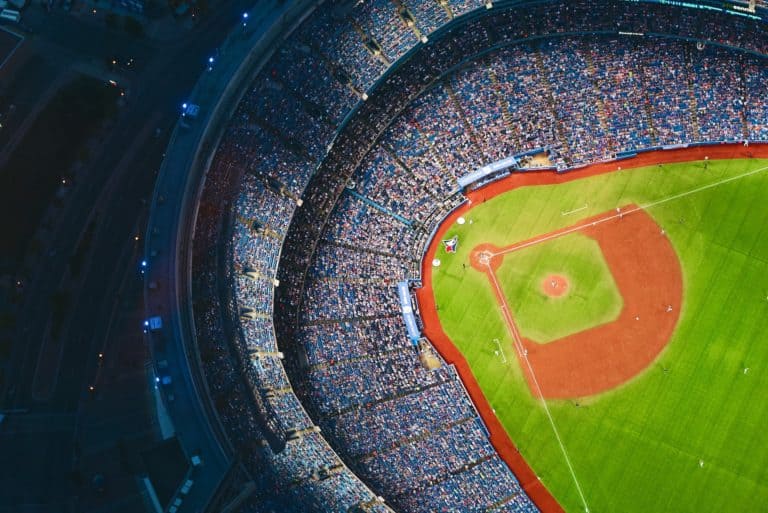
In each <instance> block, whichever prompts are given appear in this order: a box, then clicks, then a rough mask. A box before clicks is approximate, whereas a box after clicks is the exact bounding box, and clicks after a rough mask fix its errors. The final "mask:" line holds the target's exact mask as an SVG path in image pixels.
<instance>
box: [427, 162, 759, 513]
mask: <svg viewBox="0 0 768 513" xmlns="http://www.w3.org/2000/svg"><path fill="white" fill-rule="evenodd" d="M552 174H553V173H552ZM541 176H542V174H536V175H531V179H530V180H528V179H527V178H526V177H519V176H518V177H515V178H514V180H515V184H514V185H513V186H508V187H507V188H508V189H510V190H508V191H506V192H503V193H500V194H497V193H490V192H487V193H481V194H475V195H473V196H471V197H472V204H471V205H467V206H465V208H464V209H463V211H462V212H461V215H460V216H453V217H451V218H449V220H448V222H447V223H446V224H444V226H443V227H442V228H441V230H440V232H439V233H438V238H439V239H449V238H453V237H454V236H457V237H458V246H457V248H456V251H455V252H454V253H449V252H447V251H445V250H444V248H443V247H442V246H441V245H440V244H439V242H440V240H437V241H436V243H434V244H433V248H432V249H431V252H429V253H428V257H429V262H428V263H427V264H425V267H428V268H429V269H428V272H426V273H425V281H427V287H426V290H427V292H426V293H425V296H424V297H426V298H427V299H426V300H425V301H424V302H423V303H424V304H423V305H422V310H423V315H424V317H425V324H426V325H427V329H426V332H427V334H428V335H430V338H431V339H434V340H433V341H435V340H437V342H436V346H437V347H438V349H439V350H440V351H441V353H443V355H444V356H446V354H450V352H451V350H452V349H446V344H445V343H444V342H445V341H443V342H440V339H441V337H447V339H448V340H449V341H450V345H452V346H453V348H455V349H458V351H459V352H460V353H461V356H462V357H463V359H465V360H466V363H467V364H468V368H469V370H470V371H471V376H470V378H469V379H467V378H466V376H464V375H462V377H463V378H464V381H465V383H467V382H468V381H474V382H475V384H476V385H479V389H480V390H481V392H482V396H483V400H484V401H487V405H488V406H489V407H490V409H491V410H490V411H492V412H493V413H491V414H490V415H495V418H496V420H497V421H498V422H500V424H501V426H503V430H504V431H505V432H506V435H508V437H509V438H510V439H511V440H512V442H513V443H514V445H515V447H516V448H517V450H519V454H520V455H521V456H522V457H523V459H524V460H525V461H526V462H527V464H528V465H529V466H530V470H532V471H533V473H534V474H535V476H536V477H537V478H538V479H539V480H540V482H541V484H543V486H544V487H545V488H546V489H547V490H548V491H549V493H550V494H551V495H552V496H553V497H554V498H555V499H556V501H557V503H559V505H560V506H561V507H562V509H564V510H565V511H568V512H578V511H585V510H588V511H590V512H592V513H649V512H652V513H663V512H670V513H686V512H691V513H693V512H696V513H707V512H712V513H715V512H717V513H722V512H736V511H766V504H768V443H766V440H768V400H766V397H768V396H767V395H766V394H767V392H766V391H767V390H768V335H767V334H768V194H767V192H768V160H761V159H755V158H752V159H726V160H707V161H693V162H687V163H676V164H664V165H651V166H648V167H642V168H637V169H631V170H623V171H622V170H612V171H610V172H601V173H591V174H590V173H585V174H580V172H578V171H576V172H573V173H569V176H568V177H567V178H562V177H558V178H557V179H556V180H550V179H544V180H542V179H541ZM554 181H556V182H558V183H548V182H554ZM433 259H436V260H438V261H439V262H437V261H436V262H433V261H432V260H433ZM427 296H428V297H427ZM421 299H423V298H422V297H420V300H421ZM431 310H433V311H431ZM430 317H433V319H432V320H430ZM435 322H439V326H434V324H435ZM438 332H440V333H441V334H440V335H436V333H438ZM446 359H447V360H449V361H451V360H452V358H451V357H447V358H446ZM459 359H461V358H459ZM468 388H471V387H469V386H468ZM470 393H472V390H470ZM473 399H475V397H473ZM475 402H476V403H478V401H475ZM478 405H479V409H480V410H481V411H483V408H482V407H480V406H481V405H480V404H479V403H478ZM485 417H487V415H484V418H485ZM486 420H488V419H487V418H486ZM492 439H493V438H492ZM508 456H509V458H512V459H514V458H515V457H516V456H515V455H508ZM505 459H507V460H508V461H509V459H508V458H505ZM513 468H514V465H513ZM522 480H523V479H521V481H522ZM524 484H525V483H524ZM530 487H531V484H530V483H527V488H530ZM554 510H557V508H554V509H553V511H554Z"/></svg>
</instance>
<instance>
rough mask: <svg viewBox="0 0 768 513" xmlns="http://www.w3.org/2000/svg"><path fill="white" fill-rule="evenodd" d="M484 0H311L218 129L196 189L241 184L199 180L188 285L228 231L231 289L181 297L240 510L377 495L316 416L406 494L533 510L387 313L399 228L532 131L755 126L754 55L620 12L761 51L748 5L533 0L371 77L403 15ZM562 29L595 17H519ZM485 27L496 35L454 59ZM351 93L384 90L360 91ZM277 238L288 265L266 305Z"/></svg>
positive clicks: (594, 147)
mask: <svg viewBox="0 0 768 513" xmlns="http://www.w3.org/2000/svg"><path fill="white" fill-rule="evenodd" d="M483 5H484V3H483V2H482V1H480V0H447V1H446V2H441V3H438V2H435V1H434V0H404V1H402V2H391V1H390V0H386V1H385V0H373V1H371V2H362V3H357V4H355V5H353V6H350V7H349V8H346V10H342V8H341V7H338V8H337V7H334V8H321V9H318V10H317V11H316V12H314V13H312V15H310V16H309V17H308V18H307V21H306V22H305V23H304V24H302V25H301V26H300V27H299V28H298V29H297V31H296V32H295V33H294V34H293V35H292V36H290V37H289V38H288V39H287V40H286V41H285V43H284V44H282V46H281V47H280V48H279V49H277V50H276V51H275V54H274V55H273V57H272V58H271V59H270V60H269V61H268V62H267V64H266V65H265V66H264V68H263V72H262V73H261V75H260V77H259V78H257V79H256V80H255V81H254V82H253V84H252V86H251V87H250V88H249V90H248V91H247V92H246V94H245V96H244V98H243V99H242V101H241V102H240V104H239V105H238V108H237V110H236V113H235V115H234V116H233V118H232V120H231V122H230V124H229V126H228V128H227V130H226V132H225V134H224V137H223V139H222V142H221V143H220V145H219V149H218V151H217V155H216V157H215V159H214V163H213V164H212V167H211V171H210V173H209V182H210V184H209V183H207V184H206V188H210V191H209V193H208V197H209V198H217V197H219V198H221V197H231V194H230V192H229V191H228V190H227V187H218V185H219V184H217V182H216V180H217V179H218V180H222V181H227V182H238V183H239V190H238V192H237V195H236V196H235V198H234V202H233V208H232V216H231V218H229V221H228V223H229V228H227V226H226V225H227V221H222V220H225V219H227V216H225V215H224V210H225V209H226V205H224V204H219V205H217V204H216V202H215V200H210V201H209V204H208V205H207V207H206V208H207V209H208V210H202V211H201V212H204V214H203V215H201V216H200V218H199V224H200V230H199V232H200V233H199V236H198V237H196V246H197V247H200V248H204V250H201V251H199V252H197V253H196V255H195V256H196V261H197V262H199V265H200V269H199V273H196V280H197V281H199V282H200V283H201V285H200V287H201V288H200V289H199V291H197V292H196V294H195V295H196V297H202V296H203V295H205V296H208V297H214V296H216V295H217V294H216V291H217V290H218V288H217V286H216V285H215V283H214V282H215V281H216V280H220V279H225V277H221V276H218V275H217V274H215V273H213V272H212V271H211V267H212V266H213V264H212V263H211V262H212V261H214V260H215V259H213V258H212V257H211V255H210V251H213V250H214V249H212V248H215V247H216V241H217V240H218V234H219V233H220V232H221V231H222V230H227V229H229V231H230V232H231V248H232V249H231V251H232V255H231V261H232V266H231V269H230V270H229V272H230V273H231V275H230V276H229V278H227V279H229V280H230V282H231V290H232V292H233V293H234V297H232V298H229V299H225V298H221V301H219V302H216V301H205V302H202V303H201V304H199V305H197V306H196V327H197V329H198V335H199V339H200V340H201V341H203V343H202V344H201V356H202V359H203V363H204V366H205V370H206V376H207V380H208V384H209V387H210V392H211V396H212V398H213V399H214V403H215V406H216V408H217V410H218V412H219V414H220V417H221V419H222V422H223V423H224V424H225V428H226V429H227V432H228V434H229V438H230V440H231V442H232V443H233V444H234V445H235V446H237V447H238V448H241V447H242V448H245V449H246V452H245V454H247V455H248V458H247V459H245V463H244V464H245V465H246V467H247V468H248V470H249V472H250V473H251V474H252V475H254V476H256V477H255V478H254V479H255V480H256V481H257V484H258V486H259V489H260V490H264V493H262V494H257V496H256V497H255V498H254V499H252V500H251V504H250V507H251V508H252V510H253V511H268V510H269V509H270V508H272V509H280V507H282V506H280V507H278V506H277V505H276V504H278V503H275V502H274V501H275V498H274V497H275V496H277V497H282V498H283V499H285V501H286V504H291V503H293V505H292V506H286V508H288V509H284V510H285V511H292V510H296V508H299V510H305V509H302V508H316V509H317V510H320V511H346V510H347V509H348V508H349V507H350V506H352V505H360V504H365V507H366V508H367V511H386V510H387V508H386V506H384V505H383V504H382V503H381V502H380V501H378V500H377V499H376V497H375V496H374V494H373V493H372V492H371V490H370V489H369V488H367V487H366V486H365V485H363V483H362V482H361V481H360V480H359V479H358V478H357V477H356V476H355V475H354V474H353V473H352V472H351V471H350V470H349V469H348V468H347V467H346V466H344V464H343V463H342V462H341V460H339V458H338V457H337V456H336V454H335V453H334V451H333V450H332V449H331V448H330V446H329V445H328V444H327V443H326V441H325V438H324V437H323V436H322V435H321V434H320V433H319V432H317V430H316V429H315V428H314V427H313V426H314V423H313V420H312V419H314V421H315V422H317V423H318V424H319V425H320V427H321V428H322V432H323V433H324V434H325V435H326V436H327V438H328V440H330V441H331V442H332V444H333V447H334V449H336V451H338V452H339V453H340V454H341V455H342V456H343V457H344V458H345V461H346V462H347V463H348V464H349V465H350V467H352V469H353V470H354V471H355V473H356V474H357V475H358V476H360V477H361V478H362V479H363V481H364V482H365V483H367V485H368V486H370V487H371V488H372V489H373V491H375V493H376V494H377V495H382V496H384V497H386V498H387V501H389V502H391V503H392V504H394V505H395V506H397V507H398V508H400V509H402V510H403V511H483V510H493V511H516V512H529V511H535V507H534V506H533V505H532V503H531V502H530V500H529V499H528V498H527V497H526V496H525V494H524V493H523V492H522V490H521V489H520V486H519V484H518V483H517V481H516V480H515V478H514V476H513V475H512V473H511V472H510V471H509V469H508V468H507V467H506V465H504V463H503V462H502V461H501V460H500V458H499V457H498V456H497V455H496V454H495V453H494V451H493V450H492V449H491V448H490V445H489V444H488V441H487V438H486V435H485V431H484V428H483V426H482V424H481V422H480V421H479V419H478V417H477V413H476V412H475V410H474V408H473V407H472V404H471V402H470V401H469V398H468V397H467V395H466V392H465V391H464V389H463V387H462V386H461V384H460V381H459V380H458V377H457V376H456V374H455V371H454V370H453V369H452V368H451V367H450V366H445V365H443V366H442V367H440V368H438V369H433V370H428V369H426V368H425V367H424V366H423V365H422V363H421V362H420V360H419V357H418V354H417V352H416V351H415V350H414V348H413V347H412V346H411V343H410V341H409V340H408V338H407V336H406V333H405V330H404V327H403V325H402V319H401V318H400V317H399V308H398V305H397V300H396V295H395V289H394V284H395V283H396V282H397V281H400V280H402V279H406V278H408V277H413V274H412V271H411V270H412V269H413V263H414V261H416V259H417V258H418V257H419V256H420V255H419V254H418V251H415V250H414V247H415V246H418V244H417V241H423V240H424V238H425V237H426V236H428V233H429V231H428V230H429V226H430V223H431V222H434V221H435V220H436V219H435V218H434V215H435V214H434V213H435V212H442V210H441V208H444V206H445V204H450V203H444V202H446V201H447V200H446V198H449V197H450V196H451V195H453V194H454V193H455V192H456V189H457V184H456V179H457V178H458V177H460V176H462V175H465V174H467V173H469V172H471V171H473V170H474V169H476V168H477V167H479V166H481V165H484V164H487V163H489V162H491V161H495V160H499V159H501V158H504V157H507V156H510V155H512V154H517V153H522V152H525V151H529V150H533V149H537V148H542V149H546V150H547V151H548V152H549V154H550V158H551V160H552V162H553V163H554V164H555V165H556V166H557V167H558V168H560V169H565V168H568V167H570V166H575V165H579V164H581V163H585V162H589V161H594V160H600V159H604V158H610V157H611V156H612V155H614V154H615V153H618V152H622V151H631V150H635V149H641V148H647V147H652V146H659V145H666V144H677V143H687V142H695V141H702V142H715V141H725V140H743V139H745V138H749V139H751V140H768V97H766V95H765V91H764V90H765V84H766V83H768V66H766V65H765V61H764V60H763V58H762V57H759V56H755V55H749V54H736V53H734V51H732V50H726V49H722V48H718V47H715V46H712V45H703V46H701V45H700V46H699V47H697V46H696V45H695V44H694V43H690V42H682V41H676V40H670V39H664V38H661V37H653V38H642V39H640V38H631V39H628V38H620V37H618V36H617V34H616V32H617V30H625V31H633V32H647V33H667V34H672V35H679V36H684V37H693V38H703V39H706V40H708V41H713V42H717V43H720V44H725V45H730V46H734V47H739V48H744V49H747V50H749V51H752V52H758V53H763V54H764V53H766V52H768V33H767V32H766V30H765V27H764V26H762V25H757V24H754V23H752V22H750V21H749V20H741V19H738V18H735V17H727V16H725V15H722V14H718V13H714V12H700V13H699V12H697V16H695V17H693V16H691V17H681V16H678V13H679V11H678V10H677V9H673V8H671V7H669V6H658V5H639V4H633V3H626V2H615V3H611V2H606V3H604V4H601V5H600V6H599V7H598V6H595V5H594V3H589V2H581V1H579V2H563V3H557V2H545V3H538V4H536V5H532V6H526V7H525V8H524V9H523V8H513V9H510V10H501V9H494V10H491V11H488V14H487V15H486V16H484V17H476V18H472V16H468V17H467V19H468V21H467V25H466V26H463V27H461V28H460V29H456V30H455V31H454V32H448V33H447V34H448V35H447V36H446V37H445V38H444V39H445V41H443V40H438V39H437V38H435V41H430V44H429V45H428V46H425V47H424V48H423V52H420V53H418V54H415V55H414V56H413V57H412V58H410V60H409V61H407V62H405V63H404V64H403V65H402V68H401V70H403V71H402V73H399V74H398V73H394V74H391V75H389V76H388V77H385V79H382V81H381V82H380V84H379V89H377V91H376V93H372V91H371V86H372V85H373V84H374V83H375V82H377V80H379V79H380V78H381V77H382V75H383V73H384V71H385V70H386V69H387V66H388V64H390V63H392V62H394V61H395V60H397V59H398V58H400V57H402V56H403V55H405V54H406V52H408V51H409V50H410V49H411V48H413V47H414V46H415V45H417V44H418V42H419V39H420V36H428V35H430V34H432V32H434V31H435V30H436V29H438V28H439V27H441V26H443V25H444V24H445V23H446V22H447V21H449V20H451V19H452V18H454V17H458V16H461V15H463V14H466V13H469V12H470V11H472V10H474V9H478V8H482V9H483V11H485V9H484V7H483ZM470 18H472V19H470ZM410 19H412V20H413V22H414V24H413V25H412V26H411V25H410V24H409V20H410ZM563 32H571V33H573V32H576V33H580V32H582V33H585V34H586V33H590V35H584V36H582V37H576V36H568V37H563V38H558V37H553V38H549V39H545V40H542V39H537V38H536V37H535V36H539V35H545V34H558V33H563ZM596 33H599V34H596ZM430 39H432V38H430ZM513 42H515V44H507V43H513ZM494 45H502V46H501V47H499V48H497V49H496V50H494V51H493V52H491V53H487V54H485V55H484V56H483V57H482V58H480V59H475V60H470V61H467V62H464V59H465V58H467V57H472V56H473V55H475V54H477V53H479V52H482V51H484V50H486V49H488V48H491V47H492V46H494ZM457 65H459V67H457V68H456V69H454V71H452V72H451V73H450V74H449V75H447V76H442V73H443V72H444V71H445V70H448V69H451V68H454V67H455V66H457ZM366 93H372V94H376V95H379V97H378V99H377V98H376V97H372V98H371V99H369V100H368V101H367V102H363V101H362V99H363V98H365V97H366ZM366 103H367V105H365V104H366ZM351 112H354V113H355V114H356V115H355V116H350V113H351ZM345 121H346V122H347V123H348V124H347V126H346V129H345V131H344V132H341V133H339V134H338V135H337V134H336V130H337V129H338V128H339V127H340V126H341V124H342V122H345ZM345 134H348V135H345ZM332 142H333V145H332V144H331V143H332ZM299 197H302V198H303V199H304V202H305V205H304V206H303V207H301V208H299V207H298V206H297V205H298V202H297V199H298V198H299ZM203 206H205V205H203ZM215 219H219V221H218V222H214V221H213V220H215ZM292 220H294V221H293V226H291V227H290V230H292V231H293V232H292V233H293V235H292V236H291V237H289V238H288V239H286V237H287V236H288V235H289V225H290V224H291V222H292ZM294 226H298V228H297V229H296V230H294ZM284 244H285V245H284ZM281 247H282V253H281ZM281 254H282V255H283V258H284V259H286V258H287V264H286V265H285V266H284V268H285V269H287V271H286V272H288V273H289V275H290V278H291V281H290V283H289V284H288V286H287V287H286V286H282V285H281V287H282V288H285V292H283V291H282V290H279V292H280V293H281V294H284V298H285V300H284V301H281V302H278V303H274V300H273V295H274V294H275V289H274V287H275V285H276V282H274V281H273V280H274V278H276V277H277V276H278V266H279V265H283V264H282V263H281V262H280V258H281ZM285 255H287V257H286V256H285ZM289 264H290V265H289ZM296 270H300V271H301V272H294V271H296ZM303 271H306V273H305V272H303ZM245 273H247V276H246V275H245ZM282 278H283V277H282V276H281V281H282ZM281 287H279V289H280V288H281ZM292 310H296V312H298V313H297V314H296V316H295V317H293V318H290V317H288V316H290V315H291V311H292ZM244 313H247V315H243V317H242V319H240V316H241V315H242V314H244ZM273 316H275V317H276V319H277V320H278V321H279V320H280V318H282V317H283V316H286V319H288V318H290V319H293V321H294V322H291V325H292V327H291V330H292V331H291V333H292V335H293V338H292V340H295V342H296V346H297V347H298V350H297V351H298V353H299V354H301V355H303V356H302V358H299V359H300V360H301V359H303V360H304V363H299V364H296V365H294V367H295V368H296V369H298V371H295V372H294V374H291V378H292V381H291V380H289V379H288V376H287V374H286V372H285V369H284V363H286V362H285V361H284V360H282V359H281V357H280V355H279V354H278V344H277V339H276V334H275V328H274V327H273V321H272V318H273ZM228 320H231V321H236V322H235V323H233V325H234V327H230V325H229V321H228ZM233 335H235V336H234V337H233ZM294 390H295V391H296V393H298V394H299V396H300V398H301V399H302V400H303V404H302V402H300V401H299V399H297V397H296V395H295V394H294ZM305 407H306V408H307V409H308V410H309V412H310V413H312V414H313V417H312V418H310V417H309V416H308V415H307V412H306V411H305V410H304V408H305ZM297 433H298V434H297ZM280 441H282V442H283V443H284V448H282V447H280V445H281V444H280V443H278V442H280ZM275 494H276V495H275ZM264 505H268V506H267V507H266V509H265V506H264ZM290 508H293V509H290Z"/></svg>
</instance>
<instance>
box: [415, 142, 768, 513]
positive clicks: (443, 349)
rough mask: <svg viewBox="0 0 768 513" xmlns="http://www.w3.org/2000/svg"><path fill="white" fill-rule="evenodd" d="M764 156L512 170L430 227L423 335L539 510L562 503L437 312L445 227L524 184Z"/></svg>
mask: <svg viewBox="0 0 768 513" xmlns="http://www.w3.org/2000/svg"><path fill="white" fill-rule="evenodd" d="M750 158H768V143H750V144H749V145H748V146H745V145H744V144H743V143H738V144H714V145H690V146H687V147H676V148H670V149H656V150H651V151H645V152H642V153H637V154H635V155H634V156H628V157H627V158H625V159H624V160H619V161H616V160H611V161H607V162H600V163H596V164H592V165H587V166H583V167H581V168H577V169H572V171H574V172H570V173H557V172H553V171H536V172H533V171H532V172H526V173H516V174H512V175H510V176H509V177H507V178H505V179H504V180H500V181H497V182H493V183H491V184H488V185H486V186H484V187H482V188H480V189H478V190H476V191H472V192H469V193H468V194H467V198H468V201H465V202H463V203H461V204H460V205H459V206H458V207H457V208H456V209H454V210H453V211H452V212H451V213H450V214H448V215H447V216H446V217H445V218H444V219H443V220H442V221H441V222H440V223H439V224H438V226H437V228H436V229H435V230H434V231H433V234H432V238H431V239H430V241H429V242H428V245H427V249H426V251H425V253H424V255H423V256H422V260H421V280H422V283H423V287H422V288H421V289H419V290H417V291H416V297H417V299H418V302H419V311H420V313H421V318H422V320H423V322H424V336H425V337H426V338H427V340H429V341H430V343H431V344H432V345H433V347H434V348H435V349H436V350H437V352H438V353H439V354H440V356H441V357H442V358H443V360H444V361H445V362H446V363H447V364H449V365H453V366H454V368H455V370H456V371H457V372H458V374H459V377H460V379H461V381H462V383H463V384H464V388H465V389H466V390H467V392H468V393H469V396H470V398H471V399H472V402H473V403H474V405H475V408H476V410H477V411H478V412H479V413H480V416H481V418H482V420H483V422H484V423H485V425H486V427H487V428H488V431H489V432H490V436H489V440H490V442H491V445H493V447H494V449H495V450H496V451H497V452H498V453H499V455H500V456H501V458H502V459H503V460H504V462H505V463H506V464H507V465H508V466H509V468H510V469H511V470H512V472H513V473H514V474H515V476H516V477H517V479H518V481H519V482H520V485H521V486H522V487H523V489H524V490H525V492H526V494H528V496H529V497H530V498H531V500H533V501H534V503H535V504H536V506H537V507H538V508H539V509H540V510H541V511H542V513H561V512H563V509H562V507H561V506H560V505H559V504H558V503H557V501H556V500H555V498H554V497H553V496H552V494H550V492H549V490H547V489H546V488H545V487H544V485H543V484H542V483H541V481H540V480H539V478H538V477H537V476H536V474H535V472H534V471H533V469H532V468H531V467H530V465H528V463H527V462H526V461H525V459H523V457H522V455H521V454H520V451H519V450H518V449H517V447H516V446H515V443H514V442H513V441H512V439H511V438H510V437H509V435H508V434H507V432H506V430H505V429H504V426H503V425H502V424H501V421H500V420H499V419H498V418H497V417H496V414H495V413H494V411H493V408H492V407H491V405H490V403H489V402H488V400H487V399H486V397H485V395H484V394H483V391H482V389H481V388H480V385H479V384H478V382H477V380H476V379H475V376H474V375H473V374H472V370H471V368H470V367H469V363H468V362H467V360H466V358H465V357H464V355H463V354H462V353H461V351H459V349H458V348H457V347H456V346H455V345H454V344H453V342H452V341H451V339H450V338H449V337H448V336H447V335H446V334H445V332H444V331H443V329H442V326H441V325H440V319H439V317H438V314H437V308H436V304H435V296H434V291H433V290H432V269H433V268H432V260H433V259H434V258H435V256H436V255H437V254H438V251H439V250H440V248H441V247H442V245H441V243H440V241H441V240H442V239H443V237H444V236H445V234H446V233H447V231H448V230H449V228H450V227H451V226H452V225H453V223H454V222H456V220H457V219H458V218H459V217H460V216H463V215H465V214H467V213H468V212H469V211H470V210H471V208H472V204H473V203H475V202H477V203H482V202H483V201H485V200H487V199H490V198H493V197H494V196H498V195H499V194H503V193H505V192H508V191H511V190H513V189H516V188H518V187H521V186H523V185H526V186H530V185H554V184H559V183H566V182H570V181H573V180H578V179H581V178H587V177H590V176H596V175H600V174H604V173H609V172H611V171H620V170H622V169H633V168H639V167H645V166H652V165H663V164H672V163H680V162H692V161H701V160H705V159H709V160H725V159H750Z"/></svg>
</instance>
